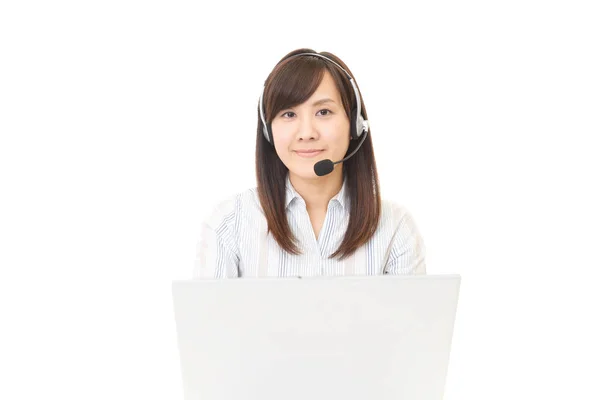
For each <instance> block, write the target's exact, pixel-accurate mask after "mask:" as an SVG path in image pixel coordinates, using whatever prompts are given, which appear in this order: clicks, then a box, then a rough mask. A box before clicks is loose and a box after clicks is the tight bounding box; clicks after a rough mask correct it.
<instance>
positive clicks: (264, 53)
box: [0, 0, 600, 400]
mask: <svg viewBox="0 0 600 400" xmlns="http://www.w3.org/2000/svg"><path fill="white" fill-rule="evenodd" d="M217 3H218V2H215V1H213V2H205V3H201V2H176V1H169V2H167V1H160V2H159V1H152V2H142V1H137V2H135V1H123V0H121V1H103V2H99V1H98V2H91V1H86V2H76V1H71V2H67V1H55V2H31V1H6V2H3V3H2V5H1V6H0V61H1V62H0V69H1V73H0V133H1V139H0V179H1V180H0V184H1V187H0V190H1V196H0V202H1V207H0V239H1V241H0V246H1V248H0V249H1V250H0V257H1V259H0V266H1V276H0V310H1V314H0V318H1V320H0V324H1V328H0V335H1V340H0V398H2V399H34V398H48V397H53V398H54V397H56V398H62V399H107V398H110V399H138V398H139V399H141V398H148V399H149V398H152V399H154V398H156V399H159V398H160V399H181V398H182V389H181V381H180V371H179V364H178V363H179V358H178V353H177V351H178V350H177V347H176V336H175V326H174V319H173V311H172V300H171V281H172V280H175V279H188V278H190V277H191V274H192V267H193V259H194V256H195V240H196V235H197V234H198V231H199V225H200V222H201V221H202V219H203V218H204V217H205V216H206V214H207V213H208V212H209V211H210V209H211V207H212V206H213V205H214V204H215V203H216V202H217V201H219V200H220V199H223V198H224V197H226V196H229V195H230V194H233V193H236V192H239V191H242V190H245V189H246V188H248V187H252V186H254V185H255V177H254V146H255V136H256V107H257V104H258V97H259V95H260V91H261V89H262V85H263V83H264V80H265V79H266V77H267V75H268V73H269V72H270V71H271V69H272V68H273V66H274V65H275V63H276V62H277V61H278V60H279V59H280V58H281V57H283V56H284V55H285V54H287V53H288V52H289V51H292V50H294V49H296V48H300V47H309V48H312V49H314V50H316V51H330V52H333V53H334V54H336V55H338V56H339V57H341V58H342V59H343V60H344V61H345V62H346V63H347V64H348V66H349V67H350V69H351V70H352V72H353V73H354V75H355V76H356V80H357V83H358V85H359V87H360V88H361V91H362V93H363V97H364V101H365V104H366V107H367V111H368V113H369V117H370V118H369V119H370V122H371V127H372V139H373V143H374V148H375V152H376V157H377V164H378V168H379V173H380V180H381V185H382V190H383V195H384V197H386V198H393V199H394V200H396V201H398V202H400V203H402V204H404V205H405V206H406V207H407V208H408V209H409V210H410V211H411V212H412V214H413V216H414V218H415V220H416V222H417V224H418V226H419V228H420V230H421V233H422V235H423V237H424V239H425V243H426V246H427V269H428V273H430V274H443V273H460V274H461V275H462V277H463V283H462V287H461V296H460V301H459V310H458V314H457V319H456V326H455V333H454V342H453V348H452V354H451V359H450V368H449V372H448V380H447V394H446V397H445V399H446V400H458V399H482V398H485V399H507V398H511V399H532V398H561V399H563V398H577V399H598V398H600V388H599V387H598V384H597V378H598V376H599V374H600V346H599V345H598V338H599V337H600V329H599V328H598V326H599V325H598V322H599V319H600V317H599V314H600V312H599V311H598V304H600V296H599V295H598V285H599V281H598V275H599V274H598V271H599V269H600V255H599V254H598V248H599V243H600V228H599V226H600V211H599V209H598V205H599V204H600V195H599V190H598V188H599V186H600V185H599V181H600V179H599V175H600V156H599V153H600V146H599V145H598V136H599V133H600V115H599V114H600V113H599V112H600V78H599V77H600V73H599V71H600V52H599V49H600V24H599V23H598V21H599V20H600V14H599V13H598V11H597V10H596V9H595V8H594V7H593V6H594V5H595V4H593V3H595V2H592V1H589V2H583V1H547V2H542V1H538V2H534V1H502V2H500V1H498V2H489V1H486V2H481V1H470V2H469V1H455V2H442V1H438V2H434V1H419V2H412V3H400V4H392V2H389V3H388V4H386V5H384V4H383V3H384V2H383V1H372V0H371V1H368V2H363V3H362V4H359V3H357V4H354V5H352V4H350V3H347V2H341V1H340V2H318V1H301V2H298V1H297V2H290V3H283V2H280V3H276V2H273V3H272V4H264V3H262V4H255V3H254V4H251V3H241V2H240V3H239V4H232V3H218V5H217Z"/></svg>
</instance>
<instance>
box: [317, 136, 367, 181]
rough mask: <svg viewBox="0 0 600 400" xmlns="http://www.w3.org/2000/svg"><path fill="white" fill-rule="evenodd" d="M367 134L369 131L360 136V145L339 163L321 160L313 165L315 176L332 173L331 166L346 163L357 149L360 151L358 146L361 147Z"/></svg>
mask: <svg viewBox="0 0 600 400" xmlns="http://www.w3.org/2000/svg"><path fill="white" fill-rule="evenodd" d="M368 133H369V131H368V130H367V131H365V132H364V134H363V135H362V140H361V141H360V143H359V144H358V146H356V148H355V149H354V151H353V152H352V153H350V155H348V156H347V157H346V158H344V159H342V160H340V161H336V162H333V161H331V160H329V159H326V160H321V161H319V162H318V163H316V164H315V174H317V175H318V176H325V175H327V174H329V173H331V171H333V166H334V165H335V164H339V163H341V162H344V161H346V160H347V159H349V158H350V157H352V156H353V155H354V154H355V153H356V152H357V151H358V149H360V146H362V144H363V142H364V141H365V138H366V137H367V134H368Z"/></svg>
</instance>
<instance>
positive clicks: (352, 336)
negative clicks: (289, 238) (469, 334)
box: [172, 275, 461, 400]
mask: <svg viewBox="0 0 600 400" xmlns="http://www.w3.org/2000/svg"><path fill="white" fill-rule="evenodd" d="M460 279H461V277H460V275H406V276H392V275H379V276H344V277H310V278H243V279H219V280H188V281H173V283H172V290H173V305H174V314H175V325H176V330H177V341H178V348H179V356H180V366H181V373H182V380H183V392H184V399H185V400H281V399H286V400H325V399H327V400H331V399H344V400H359V399H360V400H366V399H377V400H388V399H389V400H391V399H394V400H398V399H404V400H442V397H443V393H444V386H445V381H446V373H447V369H448V362H449V356H450V348H451V342H452V334H453V330H454V320H455V315H456V308H457V303H458V293H459V288H460Z"/></svg>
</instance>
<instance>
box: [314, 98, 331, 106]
mask: <svg viewBox="0 0 600 400" xmlns="http://www.w3.org/2000/svg"><path fill="white" fill-rule="evenodd" d="M324 103H335V101H333V100H332V99H329V98H325V99H321V100H317V101H315V102H314V103H313V106H318V105H320V104H324Z"/></svg>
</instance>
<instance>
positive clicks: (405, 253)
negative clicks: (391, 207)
mask: <svg viewBox="0 0 600 400" xmlns="http://www.w3.org/2000/svg"><path fill="white" fill-rule="evenodd" d="M396 211H397V212H398V213H399V215H400V219H399V223H398V226H397V228H396V232H395V234H394V237H393V239H392V243H391V250H390V254H389V257H388V260H387V263H386V265H385V269H384V273H385V274H390V275H424V274H425V273H426V268H425V243H424V242H423V238H422V236H421V234H420V232H419V230H418V228H417V225H416V224H415V221H414V219H413V217H412V215H411V214H410V212H409V211H408V210H407V209H406V208H404V207H401V206H397V208H396Z"/></svg>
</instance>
